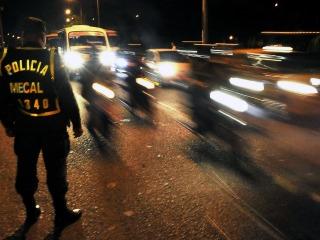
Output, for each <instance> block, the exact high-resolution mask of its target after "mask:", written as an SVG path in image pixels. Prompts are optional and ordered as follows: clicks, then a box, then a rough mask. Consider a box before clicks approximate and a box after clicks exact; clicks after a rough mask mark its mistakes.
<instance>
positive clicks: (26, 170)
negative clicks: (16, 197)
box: [14, 135, 41, 213]
mask: <svg viewBox="0 0 320 240" xmlns="http://www.w3.org/2000/svg"><path fill="white" fill-rule="evenodd" d="M14 149H15V153H16V155H17V157H18V163H17V176H16V190H17V192H18V193H19V194H20V195H21V197H22V200H23V203H24V205H25V207H26V210H27V213H28V212H31V211H33V210H34V207H35V199H34V193H35V192H36V191H37V188H38V178H37V161H38V157H39V153H40V149H41V144H40V139H39V138H37V137H35V136H23V135H18V136H16V138H15V143H14Z"/></svg>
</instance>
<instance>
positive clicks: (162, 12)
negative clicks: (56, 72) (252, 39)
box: [0, 0, 320, 43]
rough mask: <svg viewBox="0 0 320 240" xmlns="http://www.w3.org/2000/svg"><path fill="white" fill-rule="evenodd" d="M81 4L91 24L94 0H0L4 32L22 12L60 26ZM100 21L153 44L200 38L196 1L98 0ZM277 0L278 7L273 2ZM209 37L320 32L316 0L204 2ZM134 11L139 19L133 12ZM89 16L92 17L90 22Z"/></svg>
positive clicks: (51, 26) (53, 26)
mask: <svg viewBox="0 0 320 240" xmlns="http://www.w3.org/2000/svg"><path fill="white" fill-rule="evenodd" d="M77 1H81V2H82V5H83V12H84V17H85V20H86V23H87V24H90V25H96V19H97V18H96V0H75V2H73V3H72V4H71V5H70V4H68V3H67V0H0V2H3V5H4V11H3V22H4V32H5V33H8V32H10V33H15V34H17V33H19V25H20V23H21V21H22V19H23V18H24V17H26V16H35V17H39V18H42V19H44V20H45V21H47V23H48V29H49V30H56V29H59V28H61V27H63V25H64V22H65V16H64V9H65V8H66V7H67V6H68V5H69V6H71V7H72V9H73V11H74V12H78V9H79V8H78V6H79V4H77ZM100 2H101V25H102V26H103V27H106V28H112V29H117V30H120V31H121V32H122V33H123V35H124V36H125V37H126V38H130V39H131V40H132V41H139V38H140V39H141V38H142V40H143V41H146V42H151V43H158V42H164V41H180V40H200V39H201V0H100ZM275 3H278V4H279V6H278V7H274V4H275ZM208 4H209V6H208V13H209V39H210V41H211V42H215V41H226V39H227V38H228V36H230V35H233V36H235V37H236V39H237V40H239V41H244V40H245V39H247V38H248V37H249V36H253V35H255V34H257V33H258V32H260V31H262V30H320V14H319V8H318V7H317V5H318V4H317V1H316V0H313V1H311V0H304V1H299V2H296V3H295V2H293V1H289V0H279V1H273V0H259V1H257V0H256V1H253V0H208ZM137 14H139V16H140V17H139V18H136V15H137ZM92 18H95V20H94V21H93V20H92Z"/></svg>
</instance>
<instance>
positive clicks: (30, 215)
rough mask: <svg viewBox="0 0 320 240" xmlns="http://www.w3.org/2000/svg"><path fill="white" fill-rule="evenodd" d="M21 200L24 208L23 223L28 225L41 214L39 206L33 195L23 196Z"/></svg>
mask: <svg viewBox="0 0 320 240" xmlns="http://www.w3.org/2000/svg"><path fill="white" fill-rule="evenodd" d="M22 201H23V203H24V206H25V208H26V220H25V222H24V224H25V226H26V227H29V226H32V225H33V224H34V223H36V222H37V220H38V218H39V216H40V214H41V210H40V206H39V205H37V204H36V201H35V199H34V197H33V196H28V197H27V196H23V197H22Z"/></svg>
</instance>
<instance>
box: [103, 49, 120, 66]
mask: <svg viewBox="0 0 320 240" xmlns="http://www.w3.org/2000/svg"><path fill="white" fill-rule="evenodd" d="M115 59H116V54H115V53H114V52H111V51H104V52H101V53H100V55H99V60H100V62H101V64H102V65H104V66H112V65H113V64H114V62H115Z"/></svg>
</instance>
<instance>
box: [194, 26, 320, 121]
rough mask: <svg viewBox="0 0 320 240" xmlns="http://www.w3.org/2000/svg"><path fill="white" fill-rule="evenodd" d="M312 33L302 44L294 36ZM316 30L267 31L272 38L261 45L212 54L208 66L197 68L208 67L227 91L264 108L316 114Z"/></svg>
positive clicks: (319, 81) (319, 112)
mask: <svg viewBox="0 0 320 240" xmlns="http://www.w3.org/2000/svg"><path fill="white" fill-rule="evenodd" d="M312 34H313V35H314V36H313V38H311V40H310V41H309V44H307V41H305V42H303V44H304V45H305V46H304V48H302V47H301V45H300V44H299V41H296V40H295V37H297V36H300V37H302V36H308V37H310V35H312ZM319 34H320V33H318V34H316V33H308V32H305V33H303V32H302V33H278V34H276V33H270V36H271V39H273V41H271V40H269V41H265V44H262V47H261V48H252V49H235V50H233V51H232V54H225V55H221V54H213V55H212V56H211V58H210V60H209V62H210V63H211V66H210V68H211V70H210V68H208V67H207V68H206V70H203V69H202V70H200V72H201V71H203V72H206V71H207V72H210V71H211V73H212V74H211V76H212V78H214V79H215V81H218V82H219V84H221V86H223V87H224V88H225V89H226V90H227V91H230V92H232V93H233V94H235V95H238V96H241V97H242V98H245V99H246V100H247V101H248V102H250V103H252V104H254V105H255V106H258V107H262V109H264V110H266V111H267V112H272V113H276V114H280V115H281V116H286V117H288V116H290V117H293V118H297V117H298V118H301V117H311V118H313V117H315V116H320V94H319V86H320V62H319V59H320V58H319V56H320V54H319V49H320V45H319V46H318V48H317V44H316V42H317V41H318V42H319ZM291 35H293V36H294V37H293V39H291V40H292V43H290V41H289V39H290V37H291ZM301 35H302V36H301ZM268 39H270V38H268ZM317 39H318V40H317ZM300 43H301V42H300ZM296 44H298V45H297V46H296ZM318 44H319V43H318ZM311 45H312V47H311ZM200 74H201V73H200ZM209 75H210V74H209Z"/></svg>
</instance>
